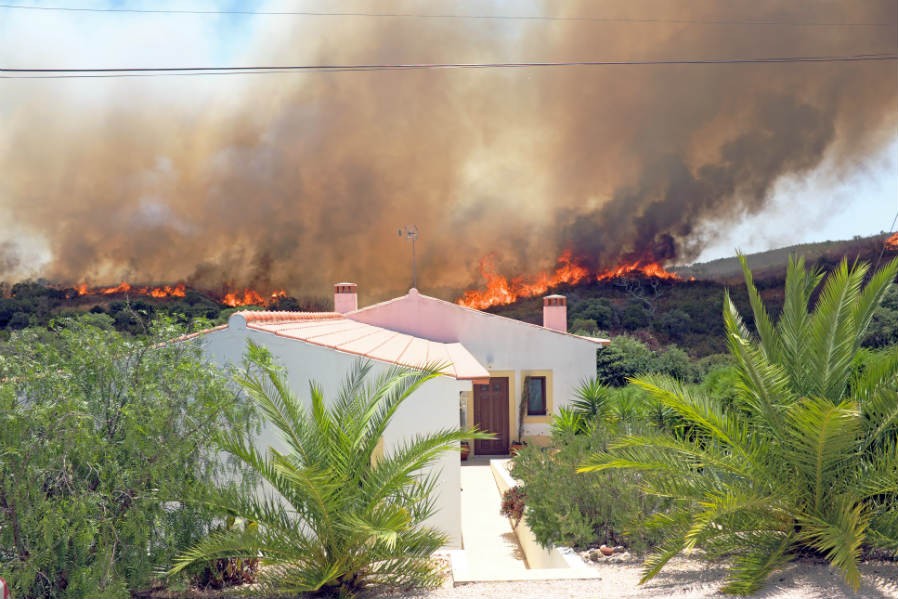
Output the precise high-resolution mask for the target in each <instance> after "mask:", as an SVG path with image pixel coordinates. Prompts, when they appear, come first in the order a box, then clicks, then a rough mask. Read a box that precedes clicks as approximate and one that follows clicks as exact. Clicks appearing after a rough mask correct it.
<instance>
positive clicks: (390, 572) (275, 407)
mask: <svg viewBox="0 0 898 599" xmlns="http://www.w3.org/2000/svg"><path fill="white" fill-rule="evenodd" d="M248 361H249V363H250V364H251V365H252V366H253V369H247V371H246V373H244V374H242V375H239V376H238V377H237V380H238V382H239V383H240V384H241V385H242V387H243V388H244V389H245V390H246V391H247V392H248V394H249V396H250V397H251V398H252V399H253V400H254V401H255V403H256V404H258V406H259V407H260V408H261V411H262V413H263V414H264V415H265V417H266V418H267V420H268V421H269V422H270V423H271V424H273V425H274V426H275V427H276V428H277V429H278V430H279V431H280V433H281V435H282V437H283V440H284V442H285V443H286V446H287V447H288V448H289V449H288V451H287V452H286V453H280V452H279V451H276V450H275V449H273V448H269V449H268V450H267V451H260V450H259V449H257V448H256V447H255V446H254V445H253V443H252V441H251V440H250V439H247V438H244V437H239V436H230V437H226V438H224V439H223V440H222V447H223V449H224V451H226V452H227V453H229V454H230V455H232V456H233V457H235V458H237V460H239V461H241V462H243V463H245V464H246V465H248V466H250V467H251V468H252V469H253V470H254V471H255V472H256V473H258V474H259V475H260V476H261V478H262V479H263V481H264V482H263V485H264V488H265V489H266V492H265V496H263V495H262V493H261V492H250V493H249V494H239V493H225V492H221V493H219V494H218V496H216V497H214V498H213V499H211V500H208V503H210V504H212V505H214V506H217V507H218V508H220V509H221V510H222V511H223V512H225V513H227V514H229V515H231V516H237V517H240V518H243V519H245V520H247V521H250V522H254V523H256V526H255V527H254V528H253V529H252V530H249V531H221V532H217V533H214V534H211V535H210V536H209V537H207V538H206V539H205V540H203V541H201V542H200V543H198V544H197V545H195V546H194V547H192V548H191V549H189V550H188V551H186V552H184V553H183V554H182V555H181V556H180V557H179V558H178V559H177V560H176V563H175V566H174V567H173V568H172V570H171V571H170V573H172V574H174V573H176V572H178V571H180V570H183V569H184V568H185V567H187V566H189V565H191V564H195V563H201V562H206V561H208V560H213V559H220V558H226V557H243V558H255V557H261V558H262V563H263V565H265V566H267V567H265V568H263V569H262V582H263V584H265V585H266V586H267V587H268V589H269V592H288V593H296V592H318V593H322V594H327V595H338V596H341V597H348V596H352V595H353V594H355V593H356V592H357V591H359V590H360V589H362V588H364V587H365V586H368V585H371V584H386V585H395V586H401V587H406V586H427V585H433V584H437V583H438V582H439V580H440V576H439V574H438V573H437V572H435V571H434V568H433V566H432V564H431V561H430V555H431V553H432V552H433V551H434V550H436V549H438V548H439V547H441V546H442V545H444V544H445V543H446V542H447V538H446V536H445V535H444V534H443V533H441V532H439V531H437V530H435V529H433V528H429V527H427V526H425V525H424V524H423V521H424V520H425V519H426V518H428V517H429V516H430V515H432V514H433V513H434V503H433V499H432V491H433V489H434V485H435V483H436V479H435V477H434V475H423V474H422V469H423V468H425V467H426V466H428V465H429V464H431V463H432V462H433V461H434V460H435V459H436V458H437V457H438V456H440V455H441V454H443V453H444V452H446V451H448V450H451V449H457V447H458V443H459V441H462V440H464V439H470V438H489V435H485V434H483V433H479V432H477V431H470V430H467V431H466V430H459V429H446V430H443V431H440V432H437V433H431V434H420V435H417V436H416V437H414V438H412V439H408V440H406V441H405V442H404V443H403V444H401V445H399V446H398V447H395V448H394V449H393V450H392V451H391V452H389V454H388V455H383V456H380V455H379V452H378V445H379V442H380V439H381V438H382V435H383V434H384V431H385V430H386V428H387V425H388V424H389V422H390V419H391V418H392V416H393V415H394V414H395V413H396V410H397V409H399V407H400V406H401V405H402V403H403V401H405V400H406V399H407V398H408V397H409V396H410V395H411V394H412V393H413V392H414V391H415V390H417V389H418V388H419V387H421V385H423V384H424V383H425V382H427V381H429V380H430V379H433V378H435V377H437V376H439V368H438V366H428V367H423V368H421V369H408V368H391V369H389V370H388V371H387V372H386V373H384V374H383V375H382V376H380V377H378V378H377V380H376V382H375V383H374V384H373V385H369V384H366V377H367V375H368V374H369V373H370V371H371V368H372V364H371V363H370V362H363V361H359V362H358V363H357V364H356V365H355V367H354V368H353V369H352V370H351V372H350V373H349V375H348V376H347V378H346V381H345V383H344V384H343V386H342V389H341V390H340V392H339V395H338V396H337V398H336V400H335V401H334V402H333V404H332V405H331V406H328V405H327V402H326V401H325V398H324V396H323V394H322V391H321V389H320V388H319V387H318V386H317V384H315V383H312V384H311V385H310V393H311V411H310V412H306V410H304V409H303V406H302V404H301V403H300V401H299V400H297V398H296V397H295V396H294V395H293V394H292V393H291V391H290V390H289V389H288V387H287V383H286V380H285V376H284V372H283V371H282V369H280V368H279V367H277V366H276V365H275V364H274V362H273V361H272V358H271V356H270V354H269V353H268V352H267V351H266V350H264V349H263V348H260V347H259V346H255V345H253V344H250V347H249V353H248Z"/></svg>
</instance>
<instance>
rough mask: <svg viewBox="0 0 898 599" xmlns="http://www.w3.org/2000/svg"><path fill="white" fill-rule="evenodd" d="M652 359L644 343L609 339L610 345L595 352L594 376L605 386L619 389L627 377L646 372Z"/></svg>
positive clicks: (632, 339)
mask: <svg viewBox="0 0 898 599" xmlns="http://www.w3.org/2000/svg"><path fill="white" fill-rule="evenodd" d="M653 357H654V354H653V353H652V350H650V349H649V348H648V346H647V345H646V344H645V343H643V342H641V341H639V340H637V339H634V338H633V337H629V336H627V335H618V336H617V337H614V338H612V339H611V344H610V345H608V346H607V347H603V348H600V349H599V350H598V351H597V352H596V376H597V377H598V379H599V380H600V381H601V382H602V383H604V384H606V385H611V386H613V387H621V386H623V385H626V384H627V379H628V378H629V377H633V376H636V375H638V374H640V373H643V372H646V371H647V370H648V369H649V366H650V365H651V363H652V359H653Z"/></svg>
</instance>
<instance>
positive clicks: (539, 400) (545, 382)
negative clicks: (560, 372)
mask: <svg viewBox="0 0 898 599" xmlns="http://www.w3.org/2000/svg"><path fill="white" fill-rule="evenodd" d="M521 401H522V402H523V404H524V405H523V406H522V407H523V408H524V422H549V420H550V419H551V417H552V371H551V370H526V371H522V372H521Z"/></svg>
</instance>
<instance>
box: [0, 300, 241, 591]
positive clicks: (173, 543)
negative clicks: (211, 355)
mask: <svg viewBox="0 0 898 599" xmlns="http://www.w3.org/2000/svg"><path fill="white" fill-rule="evenodd" d="M93 316H94V318H93V319H92V320H96V315H93ZM107 324H108V323H107ZM183 333H184V331H183V329H180V328H178V327H175V326H173V325H172V324H171V323H170V322H167V321H159V322H156V323H155V324H154V325H152V326H151V327H150V328H149V329H148V335H147V336H146V337H145V338H143V339H134V338H130V337H125V336H122V335H120V334H119V333H116V332H114V331H109V330H105V329H102V328H97V327H95V326H92V324H89V323H88V322H84V321H78V320H66V321H63V322H62V323H59V324H57V325H55V328H54V332H52V333H51V332H48V331H46V330H41V329H28V330H26V331H24V332H22V333H19V334H16V335H14V336H13V337H12V338H11V340H10V342H9V343H8V344H7V345H6V347H5V349H4V351H3V353H2V354H0V415H2V416H0V419H2V423H0V547H2V551H0V571H2V574H3V576H4V578H6V580H7V581H9V583H10V584H11V586H12V589H13V595H14V596H16V597H103V596H109V597H121V596H123V595H127V594H128V593H129V592H130V591H135V590H141V589H143V588H146V586H147V585H148V584H149V582H150V579H151V577H152V576H153V575H154V574H155V572H156V571H158V570H159V569H161V568H164V567H166V566H167V565H168V564H169V563H170V562H171V559H172V558H173V557H174V556H175V554H176V553H177V552H178V551H179V550H181V549H182V548H183V547H185V546H187V545H189V544H191V543H193V542H195V541H196V540H197V539H199V538H201V537H202V535H203V534H204V533H205V531H206V530H207V528H208V526H209V525H210V523H211V521H212V518H213V516H212V514H211V512H210V511H209V510H208V509H206V508H203V507H196V506H194V505H187V504H184V503H181V502H180V500H181V499H183V498H184V497H186V496H188V495H191V496H193V495H197V494H199V495H202V494H203V492H204V490H206V489H207V488H208V487H209V482H208V481H210V480H212V479H214V478H216V477H219V476H225V475H226V474H229V473H231V474H232V473H233V471H232V470H229V469H228V470H226V469H225V467H224V465H223V464H222V463H221V462H220V461H219V460H218V459H217V454H216V451H215V445H214V442H213V437H214V435H215V434H216V432H218V431H228V430H232V429H242V428H243V427H245V426H247V425H246V422H247V421H248V418H249V417H250V416H251V414H250V412H249V411H248V410H247V409H246V408H245V407H243V406H242V405H241V401H239V396H238V395H237V394H235V393H234V391H233V390H232V389H231V388H230V387H229V384H228V381H227V379H226V377H224V376H222V375H221V374H220V373H219V372H218V371H217V370H216V369H215V368H214V367H212V366H210V365H208V364H207V363H206V362H204V361H203V359H202V357H201V355H200V350H199V348H198V347H197V345H196V344H195V343H165V342H166V341H168V340H170V339H172V338H175V337H177V336H179V335H181V334H183Z"/></svg>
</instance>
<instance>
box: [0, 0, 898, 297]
mask: <svg viewBox="0 0 898 599" xmlns="http://www.w3.org/2000/svg"><path fill="white" fill-rule="evenodd" d="M341 6H342V5H341ZM359 7H361V5H359ZM356 8H358V7H356ZM363 8H366V9H367V10H370V11H377V10H380V11H382V10H383V9H384V5H383V4H382V3H377V5H376V6H371V5H368V6H365V7H363ZM395 8H396V10H395V12H422V13H423V12H429V13H450V12H473V13H481V14H482V13H485V12H489V11H493V12H494V13H495V14H501V13H502V11H503V10H504V11H507V12H513V13H514V14H522V13H525V12H527V11H529V14H534V13H535V12H539V11H540V10H542V13H543V14H546V15H551V16H560V17H574V16H582V15H590V16H599V17H609V16H610V17H616V18H623V19H627V18H645V17H647V16H648V17H651V18H654V19H660V20H679V21H680V22H675V23H671V22H632V21H631V22H621V21H613V22H612V21H607V22H601V21H501V20H461V19H432V20H425V19H408V18H362V17H355V18H349V17H346V18H339V19H338V18H331V19H326V18H318V19H309V18H302V17H278V18H272V17H258V18H257V21H258V25H257V26H256V27H255V28H254V29H253V34H252V40H251V43H250V45H249V46H248V49H247V50H246V51H245V52H241V53H238V54H237V58H236V59H233V60H231V61H230V62H232V63H234V62H241V61H242V62H241V63H242V64H250V63H255V64H284V63H303V62H305V63H317V64H323V63H328V64H341V63H342V64H353V63H382V62H406V63H411V62H491V61H527V60H534V61H555V60H578V59H583V60H595V59H609V60H613V59H654V58H726V57H749V56H758V57H760V56H808V55H848V54H852V55H854V54H863V53H873V52H894V51H895V50H896V48H898V27H896V17H898V15H896V12H895V3H894V1H893V0H884V1H879V2H877V1H868V0H865V1H864V2H855V1H845V2H826V3H815V4H814V5H813V7H811V6H809V5H807V4H801V3H794V2H787V1H777V2H774V1H766V2H764V1H762V2H753V3H741V4H731V3H727V4H722V3H719V2H716V1H713V2H712V1H708V2H688V3H685V2H683V3H676V6H675V5H674V4H672V3H661V4H658V3H653V2H635V3H617V4H615V5H614V6H613V7H611V6H610V5H605V4H603V5H601V6H600V5H598V4H595V3H592V2H564V3H561V2H547V3H545V4H544V5H538V4H537V5H526V6H525V5H521V6H515V5H510V4H495V5H490V6H484V5H480V4H476V5H475V4H471V5H465V7H464V8H459V7H458V5H457V4H456V3H441V4H440V5H435V4H434V3H431V2H428V3H405V4H401V5H397V6H396V7H395ZM812 8H813V10H812ZM169 18H178V17H169ZM714 19H717V20H721V19H722V20H765V21H779V22H804V23H807V22H815V23H818V25H803V26H796V25H785V24H784V25H764V26H761V25H746V24H744V23H743V24H716V25H710V24H699V23H689V22H687V21H690V20H693V21H702V20H704V21H707V20H714ZM837 22H851V23H860V22H863V23H884V24H887V25H888V26H886V27H864V26H843V27H837V26H824V25H819V23H837ZM7 58H8V57H7ZM184 60H187V58H185V59H184ZM18 62H19V63H22V62H28V61H27V60H25V59H23V58H19V59H18ZM895 68H896V67H895V62H893V61H887V62H878V63H821V64H722V65H677V66H670V65H666V66H613V67H589V68H587V67H581V68H564V69H506V70H489V69H484V70H441V71H414V72H397V71H377V72H344V73H327V74H323V73H311V74H289V75H257V76H239V77H219V78H215V77H201V78H187V77H171V78H154V79H149V80H141V79H114V80H90V79H86V80H73V81H67V80H48V81H20V80H7V81H3V82H0V114H2V115H3V117H2V118H3V124H2V129H3V130H2V131H0V172H2V173H3V174H2V179H3V180H2V181H0V215H4V216H6V218H7V219H8V222H9V223H13V226H14V227H15V228H16V229H17V230H21V231H22V235H23V236H29V237H30V238H33V239H37V240H40V242H41V243H44V244H45V246H46V250H47V252H48V253H49V260H48V262H47V263H46V265H45V266H44V267H43V269H42V272H41V273H40V274H42V275H43V276H45V277H47V278H50V279H52V280H57V281H59V282H65V283H75V282H80V281H88V282H92V283H96V284H101V283H116V282H118V281H119V280H121V279H123V278H126V279H128V280H130V281H132V282H152V283H157V282H174V281H178V280H186V281H188V282H190V283H192V284H194V285H197V286H200V287H207V288H216V287H218V286H221V285H222V284H225V283H230V284H232V285H253V286H257V287H261V288H263V290H264V288H272V287H284V288H287V289H288V290H289V291H291V292H294V293H316V292H319V293H323V292H324V291H325V290H326V289H327V287H326V286H327V284H329V283H333V282H336V281H340V280H353V281H357V282H358V283H359V284H360V286H361V289H362V290H363V292H364V293H365V294H366V295H368V294H370V295H369V297H372V296H378V295H382V294H385V293H388V292H395V291H397V290H401V289H403V288H405V287H407V286H408V283H409V279H410V272H409V271H410V268H409V266H408V262H409V258H408V256H409V248H408V247H407V244H406V243H405V242H403V241H402V240H400V239H399V238H398V237H397V235H396V232H397V229H398V228H399V226H400V225H403V224H406V223H415V224H417V226H418V227H419V229H420V232H421V240H420V242H419V243H418V246H417V249H418V256H419V280H420V281H421V283H420V286H421V287H422V288H423V289H425V290H429V291H431V292H433V291H435V290H442V291H441V292H442V293H445V294H447V295H449V294H451V290H452V289H459V288H463V287H467V286H471V285H475V284H476V283H477V282H478V277H479V272H478V264H479V260H480V258H481V257H482V256H483V255H485V254H487V253H494V254H495V255H496V256H497V259H498V260H497V261H498V266H499V268H500V269H502V270H504V271H505V272H506V273H508V274H524V273H527V272H533V271H536V270H539V269H542V268H545V267H547V266H551V265H552V264H553V262H554V258H555V257H556V256H557V255H558V254H559V253H560V252H561V251H562V250H563V249H565V248H571V249H572V250H573V254H574V256H575V257H576V258H577V259H578V260H580V261H582V262H583V263H586V264H589V265H590V266H592V267H595V268H598V267H606V266H611V265H613V264H615V263H616V262H617V261H619V260H621V259H622V258H623V257H625V256H628V255H634V254H635V255H640V256H649V257H652V258H656V259H660V260H668V261H670V260H679V261H683V260H688V259H689V258H690V257H694V256H695V255H697V253H698V252H699V251H700V250H701V248H702V247H703V246H704V244H706V243H707V242H709V241H710V239H709V238H708V237H707V235H708V234H707V233H706V232H705V233H703V231H706V230H707V228H703V225H704V224H707V223H708V222H712V221H714V222H717V221H724V222H725V221H726V220H727V219H735V218H737V217H739V216H740V215H743V214H746V213H754V212H757V211H758V210H760V209H761V208H763V207H764V206H765V202H767V200H768V199H769V197H770V195H771V190H772V188H773V185H774V184H775V183H776V181H777V180H778V179H780V178H781V177H783V176H787V175H801V174H802V173H806V172H809V171H811V170H812V169H814V168H816V167H818V166H819V165H820V164H821V161H823V160H824V158H827V159H828V160H831V161H832V164H834V165H836V168H837V169H841V170H842V171H844V172H848V171H850V170H851V169H852V168H853V167H854V166H855V165H856V164H857V163H858V162H859V161H862V160H863V159H865V158H866V157H868V156H870V155H871V154H873V153H875V152H877V151H879V150H881V149H882V147H884V146H885V145H886V144H888V143H890V142H891V141H892V140H894V139H895V137H896V134H898V111H896V103H898V85H896V74H895V73H896V71H895ZM4 107H5V108H4ZM833 176H834V177H838V176H839V172H834V173H833ZM0 254H2V255H9V256H12V252H11V251H9V252H7V251H6V250H3V248H2V247H0ZM25 267H27V264H22V261H21V260H18V259H15V260H14V259H12V258H6V259H4V258H2V256H0V268H2V269H3V271H0V279H4V278H7V279H10V278H14V277H15V276H17V275H19V274H20V273H22V272H24V269H25Z"/></svg>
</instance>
